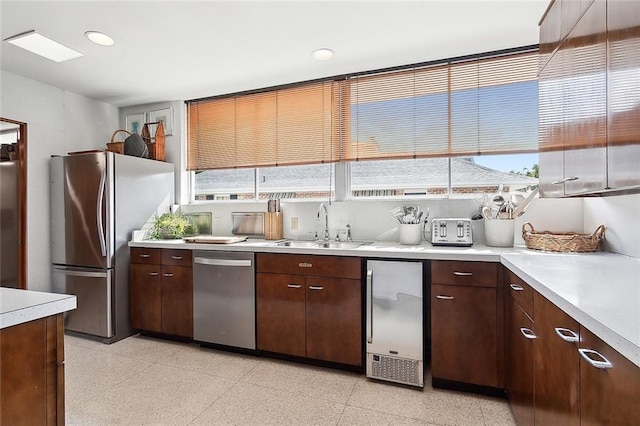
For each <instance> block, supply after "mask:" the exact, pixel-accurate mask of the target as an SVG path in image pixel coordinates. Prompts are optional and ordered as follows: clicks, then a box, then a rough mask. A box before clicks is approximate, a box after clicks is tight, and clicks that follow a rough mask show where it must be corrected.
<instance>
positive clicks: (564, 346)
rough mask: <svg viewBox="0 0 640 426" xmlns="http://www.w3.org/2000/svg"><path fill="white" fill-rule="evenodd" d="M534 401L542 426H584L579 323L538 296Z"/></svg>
mask: <svg viewBox="0 0 640 426" xmlns="http://www.w3.org/2000/svg"><path fill="white" fill-rule="evenodd" d="M533 307H534V311H535V315H536V318H535V324H536V326H535V334H536V339H535V342H533V346H534V351H533V352H534V373H535V377H534V384H535V387H534V391H535V392H534V400H535V420H536V424H539V425H566V426H571V425H576V426H577V425H579V424H580V370H579V363H578V356H577V355H576V354H577V353H578V341H579V339H580V336H579V334H578V333H580V329H579V325H578V322H577V321H575V320H574V319H572V318H571V317H569V315H567V314H566V313H564V312H563V311H562V310H560V309H559V308H558V307H556V306H555V305H554V304H553V303H551V302H549V301H548V300H547V299H545V298H544V297H543V296H541V295H540V294H539V293H534V299H533Z"/></svg>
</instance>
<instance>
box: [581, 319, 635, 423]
mask: <svg viewBox="0 0 640 426" xmlns="http://www.w3.org/2000/svg"><path fill="white" fill-rule="evenodd" d="M580 339H581V342H580V348H581V349H587V350H590V351H595V352H590V353H586V354H585V356H587V357H589V358H590V359H592V360H594V361H608V362H609V363H610V366H608V367H605V368H597V367H595V366H594V365H592V363H591V362H589V361H587V360H586V358H585V357H584V356H581V357H580V403H581V404H580V407H581V408H580V416H581V422H582V425H604V424H608V425H639V424H640V403H638V398H639V396H640V367H638V366H636V365H635V364H633V363H632V362H631V361H629V360H628V359H626V358H625V357H624V356H622V355H621V354H620V353H618V352H617V351H616V350H614V349H613V348H611V347H610V346H609V345H607V344H606V343H604V342H603V341H602V340H600V339H599V338H597V337H596V336H595V335H593V334H592V333H591V332H590V331H589V330H587V329H586V328H584V327H582V326H581V327H580ZM600 366H601V367H602V365H600Z"/></svg>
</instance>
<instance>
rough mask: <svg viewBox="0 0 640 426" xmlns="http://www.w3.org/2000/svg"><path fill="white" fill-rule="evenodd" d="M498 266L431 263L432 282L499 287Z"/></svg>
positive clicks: (476, 263) (451, 262) (438, 261)
mask: <svg viewBox="0 0 640 426" xmlns="http://www.w3.org/2000/svg"><path fill="white" fill-rule="evenodd" d="M497 281H498V264H497V263H489V262H458V261H448V260H437V261H433V262H431V282H432V283H434V284H446V285H468V286H474V287H497Z"/></svg>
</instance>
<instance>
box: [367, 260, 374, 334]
mask: <svg viewBox="0 0 640 426" xmlns="http://www.w3.org/2000/svg"><path fill="white" fill-rule="evenodd" d="M372 287H373V271H372V270H371V269H369V270H367V343H373V289H372Z"/></svg>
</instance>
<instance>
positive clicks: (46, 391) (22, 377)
mask: <svg viewBox="0 0 640 426" xmlns="http://www.w3.org/2000/svg"><path fill="white" fill-rule="evenodd" d="M0 389H1V390H2V392H0V424H2V425H64V423H65V416H64V327H63V314H59V315H53V316H50V317H47V318H42V319H39V320H35V321H29V322H27V323H24V324H19V325H14V326H12V327H7V328H4V329H2V330H0Z"/></svg>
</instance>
